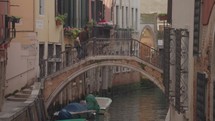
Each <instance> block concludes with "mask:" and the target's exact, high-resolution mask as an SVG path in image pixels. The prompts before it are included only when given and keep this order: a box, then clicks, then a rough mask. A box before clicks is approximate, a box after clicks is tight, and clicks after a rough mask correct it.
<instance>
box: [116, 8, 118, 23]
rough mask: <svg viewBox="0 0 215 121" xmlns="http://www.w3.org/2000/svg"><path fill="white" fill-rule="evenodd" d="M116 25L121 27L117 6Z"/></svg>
mask: <svg viewBox="0 0 215 121" xmlns="http://www.w3.org/2000/svg"><path fill="white" fill-rule="evenodd" d="M116 25H119V6H116Z"/></svg>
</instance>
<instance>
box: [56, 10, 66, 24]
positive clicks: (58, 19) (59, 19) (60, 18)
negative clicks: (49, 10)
mask: <svg viewBox="0 0 215 121" xmlns="http://www.w3.org/2000/svg"><path fill="white" fill-rule="evenodd" d="M66 18H67V14H66V13H65V14H58V15H57V16H56V17H55V21H56V25H63V24H64V21H65V19H66Z"/></svg>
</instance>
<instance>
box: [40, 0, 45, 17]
mask: <svg viewBox="0 0 215 121" xmlns="http://www.w3.org/2000/svg"><path fill="white" fill-rule="evenodd" d="M44 1H45V0H39V14H40V15H44V13H45V2H44Z"/></svg>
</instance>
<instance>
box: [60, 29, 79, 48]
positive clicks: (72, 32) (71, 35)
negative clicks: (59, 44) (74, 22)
mask: <svg viewBox="0 0 215 121" xmlns="http://www.w3.org/2000/svg"><path fill="white" fill-rule="evenodd" d="M80 32H81V29H80V28H72V27H65V28H64V35H65V37H66V38H68V40H69V42H70V44H72V45H73V44H74V40H75V39H76V38H77V37H78V34H79V33H80Z"/></svg>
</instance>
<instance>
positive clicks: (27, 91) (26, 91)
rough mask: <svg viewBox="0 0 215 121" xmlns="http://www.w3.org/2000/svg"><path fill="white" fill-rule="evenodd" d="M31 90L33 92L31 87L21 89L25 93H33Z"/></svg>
mask: <svg viewBox="0 0 215 121" xmlns="http://www.w3.org/2000/svg"><path fill="white" fill-rule="evenodd" d="M31 92H32V89H29V88H25V89H23V90H21V93H24V94H31Z"/></svg>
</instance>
